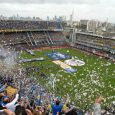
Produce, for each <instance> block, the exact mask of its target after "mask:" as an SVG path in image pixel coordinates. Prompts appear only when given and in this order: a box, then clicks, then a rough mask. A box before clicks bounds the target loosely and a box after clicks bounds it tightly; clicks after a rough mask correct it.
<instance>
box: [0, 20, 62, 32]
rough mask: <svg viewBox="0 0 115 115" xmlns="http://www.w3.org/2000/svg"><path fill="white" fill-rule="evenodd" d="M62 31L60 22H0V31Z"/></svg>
mask: <svg viewBox="0 0 115 115" xmlns="http://www.w3.org/2000/svg"><path fill="white" fill-rule="evenodd" d="M42 29H62V26H61V24H60V22H55V21H21V20H0V30H42Z"/></svg>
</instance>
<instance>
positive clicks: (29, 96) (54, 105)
mask: <svg viewBox="0 0 115 115" xmlns="http://www.w3.org/2000/svg"><path fill="white" fill-rule="evenodd" d="M2 83H3V84H6V83H8V84H9V83H10V84H9V85H11V84H12V80H11V79H9V78H8V79H6V78H4V79H1V84H2ZM20 85H21V86H20V88H19V87H18V88H17V91H16V92H15V94H14V95H13V96H9V94H8V92H7V91H6V90H5V89H6V87H5V88H4V90H0V115H114V114H115V102H113V103H112V104H111V105H110V106H109V107H106V108H105V109H101V103H102V102H103V101H104V99H103V98H102V97H100V96H99V97H97V98H96V100H95V103H94V104H93V106H92V108H89V110H82V109H81V108H80V107H76V106H74V105H72V104H71V100H70V97H69V95H67V97H66V99H65V98H61V97H56V96H55V94H53V93H49V92H47V91H46V90H45V89H44V88H43V87H41V86H40V85H39V84H38V83H37V81H36V79H33V78H24V81H22V83H21V84H20ZM23 88H24V89H25V91H24V90H22V89H23Z"/></svg>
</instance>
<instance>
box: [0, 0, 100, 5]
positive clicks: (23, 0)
mask: <svg viewBox="0 0 115 115" xmlns="http://www.w3.org/2000/svg"><path fill="white" fill-rule="evenodd" d="M99 2H100V0H0V3H18V4H30V3H32V4H45V3H46V4H47V3H48V4H51V3H53V4H67V3H68V4H69V3H71V4H96V3H99Z"/></svg>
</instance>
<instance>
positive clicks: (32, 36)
mask: <svg viewBox="0 0 115 115" xmlns="http://www.w3.org/2000/svg"><path fill="white" fill-rule="evenodd" d="M29 33H30V36H31V38H33V41H34V44H35V45H36V46H37V42H36V40H35V38H34V35H33V34H32V32H31V31H30V32H29Z"/></svg>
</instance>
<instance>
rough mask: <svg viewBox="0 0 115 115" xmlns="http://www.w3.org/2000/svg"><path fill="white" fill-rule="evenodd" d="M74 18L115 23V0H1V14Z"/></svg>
mask: <svg viewBox="0 0 115 115" xmlns="http://www.w3.org/2000/svg"><path fill="white" fill-rule="evenodd" d="M73 9H74V20H79V19H97V20H101V21H106V20H107V18H108V21H109V22H113V23H115V0H0V15H5V16H11V15H14V14H15V15H16V14H19V15H21V16H38V17H40V18H43V19H46V17H47V16H50V17H51V18H52V17H54V16H55V15H57V16H66V17H67V19H69V16H70V14H71V13H72V11H73Z"/></svg>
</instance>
